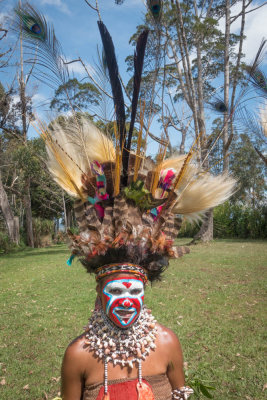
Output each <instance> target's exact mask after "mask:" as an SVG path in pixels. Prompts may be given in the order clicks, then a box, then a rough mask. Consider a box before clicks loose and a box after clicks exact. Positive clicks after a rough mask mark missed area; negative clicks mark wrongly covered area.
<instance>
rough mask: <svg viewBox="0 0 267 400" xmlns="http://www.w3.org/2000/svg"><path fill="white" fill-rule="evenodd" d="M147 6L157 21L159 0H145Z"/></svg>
mask: <svg viewBox="0 0 267 400" xmlns="http://www.w3.org/2000/svg"><path fill="white" fill-rule="evenodd" d="M147 7H148V9H149V11H150V13H151V15H152V17H153V18H154V20H155V21H156V22H158V21H159V19H160V17H161V11H162V1H161V0H147Z"/></svg>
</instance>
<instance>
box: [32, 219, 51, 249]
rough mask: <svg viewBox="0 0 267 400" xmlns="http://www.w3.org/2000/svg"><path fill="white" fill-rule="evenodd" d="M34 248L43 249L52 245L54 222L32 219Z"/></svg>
mask: <svg viewBox="0 0 267 400" xmlns="http://www.w3.org/2000/svg"><path fill="white" fill-rule="evenodd" d="M32 222H33V237H34V247H44V246H49V245H51V244H52V235H53V233H54V229H55V224H54V221H51V220H49V219H41V218H33V221H32Z"/></svg>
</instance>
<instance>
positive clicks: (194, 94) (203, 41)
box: [127, 0, 251, 240]
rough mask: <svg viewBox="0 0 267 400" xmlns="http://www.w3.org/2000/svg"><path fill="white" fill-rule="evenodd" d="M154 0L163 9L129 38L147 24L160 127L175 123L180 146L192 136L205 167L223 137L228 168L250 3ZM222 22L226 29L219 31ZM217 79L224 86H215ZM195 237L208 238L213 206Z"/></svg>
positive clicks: (148, 61)
mask: <svg viewBox="0 0 267 400" xmlns="http://www.w3.org/2000/svg"><path fill="white" fill-rule="evenodd" d="M147 3H149V2H147ZM158 3H159V4H160V5H161V7H162V8H161V13H160V17H159V18H157V19H155V18H154V17H153V15H152V13H147V14H146V16H145V20H144V23H143V24H142V26H138V27H137V31H136V33H135V34H134V35H133V36H132V38H131V41H132V42H133V43H135V41H136V38H137V36H138V33H139V31H140V30H141V29H143V28H144V26H148V27H149V28H150V32H151V33H150V39H149V42H148V51H147V57H146V60H145V67H146V69H145V75H146V76H152V75H153V74H156V75H157V79H156V80H154V82H155V89H154V98H155V99H156V98H157V97H158V102H157V104H158V106H159V107H160V111H159V114H160V113H161V118H160V120H161V123H162V127H163V131H164V132H165V133H166V132H167V130H168V128H169V127H170V126H175V125H176V129H177V130H179V131H180V132H181V134H182V135H181V142H182V143H183V144H184V142H185V136H186V135H187V141H188V140H189V138H190V136H191V138H192V139H191V140H193V141H196V142H197V144H198V152H197V156H198V159H199V163H200V165H201V167H202V168H204V169H209V168H210V165H209V164H210V163H212V160H211V159H210V155H211V149H212V148H213V146H214V145H215V143H216V141H217V140H218V137H222V138H223V151H222V154H221V157H222V159H223V160H224V161H223V164H224V170H225V171H228V169H229V160H228V149H229V146H230V144H231V141H232V139H233V135H234V128H233V124H232V121H233V118H234V112H235V110H236V107H237V102H238V101H239V100H240V98H237V97H238V96H237V86H238V84H240V81H241V80H242V78H244V75H243V68H244V64H243V63H242V57H243V43H244V32H245V20H246V13H247V12H248V7H249V6H250V4H251V1H250V0H247V1H245V0H242V1H240V2H236V1H235V2H231V1H229V0H228V1H222V0H215V1H214V0H208V1H206V0H200V1H197V0H187V1H179V0H164V1H159V2H158ZM237 3H240V5H241V11H240V13H238V15H232V7H233V5H234V4H237ZM250 11H251V10H250ZM236 20H238V21H240V32H239V33H238V34H234V33H232V23H233V22H234V21H236ZM222 23H223V25H224V29H220V26H219V24H222ZM153 57H154V59H156V60H157V62H156V63H155V64H156V65H157V68H155V69H152V68H151V65H152V62H151V60H152V59H153ZM127 61H128V64H129V68H131V63H132V58H131V57H128V59H127ZM220 80H221V81H222V82H223V84H222V85H220V87H219V88H218V82H219V81H220ZM181 109H182V110H183V114H182V115H181V114H180V111H179V110H181ZM184 111H185V112H184ZM214 113H216V114H218V113H219V114H221V115H222V116H223V119H224V123H223V126H222V129H221V131H220V132H219V134H218V136H217V137H214V135H212V132H210V131H209V125H210V122H209V118H210V116H212V115H213V116H214V117H215V116H216V114H214ZM179 114H180V115H179ZM217 116H218V115H217ZM189 135H190V136H189ZM166 136H168V135H167V134H166ZM213 138H214V141H212V140H211V139H213ZM198 238H201V239H202V240H210V239H211V238H212V210H210V211H208V212H207V214H206V219H205V220H204V223H203V224H202V227H201V231H200V233H199V235H198Z"/></svg>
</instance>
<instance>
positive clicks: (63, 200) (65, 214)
mask: <svg viewBox="0 0 267 400" xmlns="http://www.w3.org/2000/svg"><path fill="white" fill-rule="evenodd" d="M62 202H63V210H64V225H65V232H67V229H68V216H67V210H66V202H65V196H64V192H63V190H62Z"/></svg>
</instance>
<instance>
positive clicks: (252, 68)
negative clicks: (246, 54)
mask: <svg viewBox="0 0 267 400" xmlns="http://www.w3.org/2000/svg"><path fill="white" fill-rule="evenodd" d="M266 43H267V40H266V39H262V41H261V44H260V47H259V49H258V51H257V54H256V57H255V59H254V61H253V63H252V65H247V66H246V71H247V73H248V81H249V82H250V83H251V84H252V85H253V86H254V88H255V89H256V90H257V91H258V92H259V93H260V94H261V95H262V96H263V97H264V98H265V99H266V98H267V77H266V75H265V73H264V72H263V71H262V70H261V68H260V64H261V62H262V59H263V56H264V51H265V48H266Z"/></svg>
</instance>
